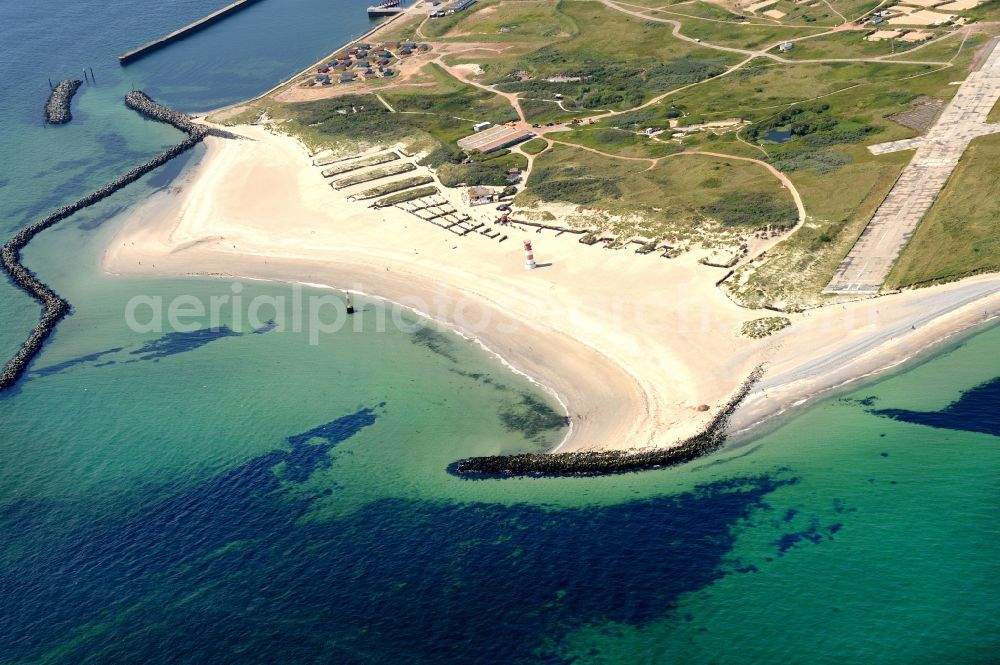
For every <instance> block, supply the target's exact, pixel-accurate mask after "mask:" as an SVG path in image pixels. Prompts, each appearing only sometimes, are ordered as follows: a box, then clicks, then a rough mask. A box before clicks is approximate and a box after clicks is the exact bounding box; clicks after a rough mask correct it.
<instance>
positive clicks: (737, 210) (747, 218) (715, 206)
mask: <svg viewBox="0 0 1000 665" xmlns="http://www.w3.org/2000/svg"><path fill="white" fill-rule="evenodd" d="M701 209H702V212H704V213H705V215H707V216H708V217H711V218H712V219H715V220H718V221H719V222H720V223H722V224H723V225H725V226H751V227H763V226H768V227H771V228H777V229H782V228H791V227H793V226H795V223H796V222H797V221H798V210H797V209H796V207H795V203H794V202H793V201H791V199H790V198H788V197H785V198H783V199H782V198H778V197H777V196H775V195H773V194H770V193H766V192H727V193H726V194H723V195H722V196H720V197H719V198H718V199H716V200H715V201H714V202H712V203H710V204H708V205H704V206H702V208H701Z"/></svg>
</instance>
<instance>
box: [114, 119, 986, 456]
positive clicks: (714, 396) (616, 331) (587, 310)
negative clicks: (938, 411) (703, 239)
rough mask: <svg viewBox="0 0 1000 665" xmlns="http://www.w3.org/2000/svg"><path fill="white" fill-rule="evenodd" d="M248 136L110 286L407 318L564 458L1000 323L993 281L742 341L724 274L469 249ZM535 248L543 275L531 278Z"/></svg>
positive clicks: (182, 200)
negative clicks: (269, 292) (509, 402)
mask: <svg viewBox="0 0 1000 665" xmlns="http://www.w3.org/2000/svg"><path fill="white" fill-rule="evenodd" d="M239 131H241V132H245V133H246V134H248V135H250V136H252V137H253V138H255V139H256V140H255V141H224V140H222V139H216V138H209V139H207V141H206V142H207V145H208V155H207V156H206V157H205V158H204V160H203V161H202V163H201V164H200V165H199V166H197V167H196V168H194V169H191V170H189V171H187V172H186V173H185V175H184V176H182V178H183V179H184V182H180V183H178V184H179V185H181V193H180V194H162V195H159V197H158V199H157V200H155V201H153V202H151V203H150V205H148V206H146V207H144V208H141V209H140V210H138V211H137V212H136V213H135V214H134V215H133V217H132V218H131V219H130V220H129V221H128V222H127V223H126V225H125V226H124V228H123V229H122V230H121V231H120V233H119V236H118V237H117V238H116V239H115V240H114V241H113V242H112V244H111V245H110V246H109V248H108V251H107V252H106V255H105V265H106V268H107V269H108V270H109V271H110V272H113V273H122V274H150V273H155V274H173V275H178V274H179V275H188V274H191V275H205V274H211V275H216V276H220V275H221V276H225V275H239V276H248V277H260V278H267V279H276V280H286V281H302V282H309V283H319V284H326V285H330V286H331V287H336V288H346V289H350V290H357V291H363V292H366V293H370V294H373V295H379V296H383V297H386V298H389V299H391V300H395V301H402V302H405V303H407V304H411V305H413V306H414V307H415V308H417V309H420V310H422V311H424V312H426V313H428V314H430V315H431V316H433V317H434V318H436V319H439V320H442V321H444V322H447V323H450V324H453V325H455V326H456V327H458V328H460V329H461V330H462V331H464V332H466V333H468V334H471V335H474V336H476V337H477V338H479V339H480V340H481V341H482V342H483V343H484V344H485V345H486V346H487V347H488V348H490V349H492V350H493V351H495V352H496V353H498V354H499V355H501V357H503V358H504V359H505V360H507V361H508V362H509V363H510V364H511V365H513V366H514V367H515V368H517V369H519V370H521V371H523V372H525V373H526V374H528V375H529V376H532V377H534V378H535V379H537V380H538V381H539V382H540V383H542V384H543V385H545V386H546V387H548V388H549V389H551V390H552V391H554V392H555V393H556V394H557V395H558V396H559V397H560V399H561V400H562V401H563V402H564V403H565V404H567V405H568V410H569V414H570V415H571V417H572V420H573V430H572V433H571V435H570V438H569V439H568V440H567V442H566V443H565V445H564V447H563V448H562V449H563V450H574V449H588V448H589V449H600V448H630V447H640V446H669V445H671V444H674V443H676V442H677V441H679V440H681V439H683V438H685V437H687V436H689V435H691V434H693V433H694V432H696V431H697V430H698V429H699V428H700V427H701V426H702V425H703V424H704V423H705V422H707V420H708V419H710V418H711V417H712V415H714V413H715V412H716V411H717V408H718V407H719V406H721V405H722V404H723V403H724V402H725V401H726V399H727V398H728V396H729V395H730V394H731V393H732V391H733V390H734V389H735V388H736V387H737V385H738V384H739V383H740V382H741V381H742V380H743V378H744V377H745V376H746V375H747V374H748V373H749V371H750V369H751V368H752V367H753V366H755V365H756V364H758V363H760V362H762V361H763V362H767V363H770V364H769V365H768V366H769V367H771V368H772V369H770V370H769V371H768V372H767V374H766V375H765V381H767V382H768V383H766V384H762V385H766V386H767V396H768V399H765V400H762V399H760V398H755V399H754V400H753V403H752V404H753V406H752V414H751V415H752V418H751V417H750V416H747V417H745V418H744V419H743V421H744V422H751V421H755V420H758V419H759V418H761V417H763V416H766V415H768V414H770V413H775V412H778V411H781V410H782V409H784V408H786V407H787V406H788V405H789V404H792V403H794V402H796V401H798V400H800V399H802V398H803V397H804V396H807V395H810V394H815V393H817V392H820V391H822V390H824V389H827V388H829V387H830V386H831V385H834V384H836V383H839V382H841V381H842V379H843V377H842V376H840V375H839V374H837V375H835V373H833V372H831V371H830V369H831V367H832V366H835V365H841V366H845V367H852V368H854V370H853V371H857V372H858V373H866V372H867V371H871V370H873V369H877V368H878V367H880V366H885V365H890V364H893V363H895V362H897V361H898V360H899V359H900V358H902V357H904V356H906V355H908V354H910V353H911V352H912V349H913V348H914V347H916V348H924V347H926V346H927V345H928V344H930V343H932V342H933V341H934V340H935V339H938V338H939V337H941V336H943V335H945V334H946V333H947V332H948V331H950V330H952V329H955V328H957V327H961V326H963V325H969V323H970V322H969V320H968V317H969V316H972V315H973V314H974V315H975V316H976V317H981V316H982V313H983V312H984V311H985V312H993V313H995V312H997V311H1000V293H998V291H1000V277H984V278H979V279H978V280H969V281H967V282H962V283H959V284H953V285H948V286H944V287H936V288H934V289H925V290H922V291H916V292H911V293H905V294H901V295H898V296H888V297H884V298H880V299H878V300H869V301H865V302H860V303H850V304H847V305H838V306H836V307H833V308H825V309H821V310H814V311H811V312H809V313H807V314H802V315H792V316H791V317H790V318H792V319H793V325H792V326H791V327H790V328H788V329H787V330H786V331H784V332H783V333H781V334H780V335H778V336H777V337H775V338H770V339H765V340H747V339H744V338H741V337H739V336H738V334H737V331H738V329H739V326H740V324H741V323H742V322H743V321H745V320H748V319H752V318H757V317H759V316H763V315H766V314H768V312H754V311H748V310H744V309H742V308H740V307H738V306H737V305H735V304H734V303H732V302H731V301H730V300H729V299H728V298H726V296H725V295H724V294H723V293H722V292H721V291H720V290H719V289H716V288H715V287H714V283H715V281H716V280H718V279H719V278H720V277H721V276H722V275H723V274H724V273H725V271H724V270H722V269H713V268H708V267H705V266H701V265H699V264H697V262H696V259H697V255H696V254H694V253H691V254H689V255H685V256H684V257H681V258H679V259H674V260H669V261H668V260H665V259H662V258H659V257H657V256H655V255H647V256H639V255H636V254H635V253H633V252H629V251H628V250H617V251H616V250H604V249H601V248H599V247H592V246H585V245H581V244H580V243H578V242H577V241H576V239H575V238H574V237H568V236H566V235H564V236H560V237H554V236H553V235H551V234H536V233H523V234H521V233H517V232H513V231H512V233H511V238H510V239H509V240H508V241H507V242H504V243H498V242H496V241H494V240H489V239H487V238H485V237H483V236H480V235H475V234H473V235H470V236H466V237H457V236H455V235H452V234H450V233H448V232H446V231H444V230H442V229H439V228H436V227H434V226H432V225H430V224H428V223H427V222H423V221H420V220H418V219H417V218H415V217H413V216H411V215H409V214H408V213H405V212H403V211H400V210H397V209H387V210H378V211H373V210H370V209H367V208H365V207H364V206H363V205H362V204H355V203H350V202H347V201H346V200H345V196H344V195H343V194H342V193H338V192H334V191H333V190H331V189H330V188H329V187H328V186H327V184H326V182H325V181H324V180H323V179H322V178H321V177H320V176H319V174H318V169H317V168H316V167H312V166H311V165H310V161H309V159H308V157H307V155H306V154H305V151H304V150H303V149H302V148H301V146H299V144H298V143H297V142H296V141H294V140H293V139H290V138H287V137H279V136H273V135H271V134H269V133H267V131H265V130H264V129H262V128H260V127H247V128H239ZM175 191H176V190H175ZM476 210H477V211H478V210H481V209H478V208H477V209H476ZM477 214H479V215H494V214H495V211H492V210H483V211H482V212H481V213H477ZM525 238H526V239H531V240H532V241H533V243H534V249H535V257H536V259H537V260H538V261H539V262H540V263H541V264H543V265H546V264H548V265H546V267H544V268H540V269H537V270H534V271H525V270H524V268H523V266H522V261H523V254H522V249H521V246H520V240H522V239H525ZM154 264H155V267H154ZM983 284H986V285H988V286H985V287H984V286H982V285H983ZM983 289H985V290H983ZM963 299H964V300H963ZM960 301H961V302H962V304H960V305H956V303H959V302H960ZM942 316H943V317H944V318H941V317H942ZM961 317H966V318H964V319H962V318H961ZM883 322H887V323H888V324H891V330H889V328H887V327H886V325H883ZM908 323H909V325H915V326H916V328H912V329H911V328H909V326H908V325H907V324H908ZM918 324H919V325H918ZM932 324H933V325H932ZM821 357H829V358H835V359H836V360H837V362H832V361H831V362H826V363H820V364H817V362H819V361H818V360H817V359H818V358H821ZM855 360H856V361H857V363H860V364H855ZM866 363H867V364H866ZM862 370H864V371H862ZM782 391H784V392H782ZM702 404H704V405H708V406H709V407H710V408H709V409H708V410H707V411H699V410H698V407H699V406H700V405H702ZM748 408H749V407H748ZM748 413H750V411H749V410H748Z"/></svg>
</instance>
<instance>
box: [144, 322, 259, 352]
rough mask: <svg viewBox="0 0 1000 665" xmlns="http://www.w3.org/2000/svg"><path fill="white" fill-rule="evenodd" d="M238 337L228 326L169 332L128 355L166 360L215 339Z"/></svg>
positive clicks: (238, 334)
mask: <svg viewBox="0 0 1000 665" xmlns="http://www.w3.org/2000/svg"><path fill="white" fill-rule="evenodd" d="M239 336H240V333H238V332H234V331H233V330H231V329H230V328H229V327H228V326H222V327H220V328H200V329H198V330H195V331H193V332H170V333H167V334H166V335H163V336H162V337H159V338H157V339H154V340H152V341H149V342H146V343H145V344H143V345H142V346H141V347H139V348H138V349H136V350H135V351H130V352H129V353H131V354H132V355H133V356H139V359H140V360H159V359H160V358H166V357H167V356H173V355H176V354H178V353H186V352H187V351H194V350H195V349H199V348H201V347H203V346H205V345H206V344H209V343H211V342H214V341H215V340H217V339H222V338H224V337H239Z"/></svg>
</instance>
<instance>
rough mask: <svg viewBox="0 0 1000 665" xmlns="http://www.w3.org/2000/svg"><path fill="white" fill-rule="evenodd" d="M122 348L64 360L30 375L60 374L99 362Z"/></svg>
mask: <svg viewBox="0 0 1000 665" xmlns="http://www.w3.org/2000/svg"><path fill="white" fill-rule="evenodd" d="M123 348H124V347H122V346H116V347H113V348H110V349H106V350H104V351H97V352H96V353H88V354H86V355H83V356H77V357H76V358H70V359H69V360H64V361H62V362H61V363H56V364H54V365H49V366H47V367H42V368H39V369H36V370H35V371H34V372H32V374H33V375H34V376H52V375H53V374H60V373H62V372H65V371H66V370H68V369H70V368H72V367H76V366H77V365H82V364H84V363H92V362H94V361H96V360H100V359H101V358H103V357H104V356H106V355H109V354H112V353H118V352H119V351H121V350H122V349H123ZM102 364H107V363H102ZM95 367H96V365H95Z"/></svg>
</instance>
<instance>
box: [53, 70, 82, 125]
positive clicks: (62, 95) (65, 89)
mask: <svg viewBox="0 0 1000 665" xmlns="http://www.w3.org/2000/svg"><path fill="white" fill-rule="evenodd" d="M81 85H83V81H79V80H76V79H67V80H65V81H60V82H59V83H58V84H56V87H54V88H52V94H50V95H49V101H47V102H46V103H45V122H47V123H49V124H50V125H64V124H66V123H67V122H69V121H70V120H72V119H73V114H72V113H70V105H71V104H72V102H73V95H75V94H76V91H77V90H78V89H79V88H80V86H81Z"/></svg>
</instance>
